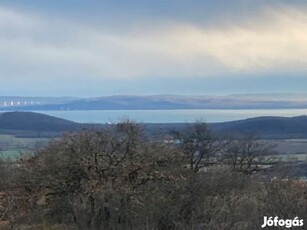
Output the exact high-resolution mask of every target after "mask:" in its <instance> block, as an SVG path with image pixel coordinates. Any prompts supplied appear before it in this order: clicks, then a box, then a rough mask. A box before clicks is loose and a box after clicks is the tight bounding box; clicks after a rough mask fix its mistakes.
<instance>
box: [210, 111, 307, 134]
mask: <svg viewBox="0 0 307 230" xmlns="http://www.w3.org/2000/svg"><path fill="white" fill-rule="evenodd" d="M211 126H212V128H213V129H214V130H215V131H218V132H223V133H232V134H233V133H235V134H254V135H259V136H262V137H266V138H307V116H298V117H291V118H287V117H257V118H249V119H245V120H239V121H231V122H223V123H215V124H211Z"/></svg>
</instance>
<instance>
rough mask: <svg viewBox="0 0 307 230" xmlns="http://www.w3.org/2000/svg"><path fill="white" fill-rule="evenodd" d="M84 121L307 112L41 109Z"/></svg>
mask: <svg viewBox="0 0 307 230" xmlns="http://www.w3.org/2000/svg"><path fill="white" fill-rule="evenodd" d="M39 113H44V114H48V115H51V116H55V117H60V118H63V119H67V120H71V121H75V122H81V123H109V122H117V121H119V120H121V119H124V118H129V119H131V120H133V121H136V122H143V123H182V122H183V123H184V122H195V121H196V120H200V119H202V120H203V121H205V122H224V121H233V120H240V119H246V118H252V117H260V116H282V117H294V116H302V115H306V114H307V109H274V110H270V109H267V110H263V109H261V110H87V111H85V110H74V111H39Z"/></svg>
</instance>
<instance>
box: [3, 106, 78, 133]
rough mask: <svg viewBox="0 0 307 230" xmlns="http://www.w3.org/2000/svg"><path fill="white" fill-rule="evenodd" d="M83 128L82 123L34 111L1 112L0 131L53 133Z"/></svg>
mask: <svg viewBox="0 0 307 230" xmlns="http://www.w3.org/2000/svg"><path fill="white" fill-rule="evenodd" d="M80 128H81V124H79V123H76V122H72V121H68V120H64V119H61V118H57V117H52V116H49V115H45V114H40V113H33V112H5V113H0V132H1V133H12V134H15V133H17V134H23V133H27V134H31V135H37V133H40V134H42V133H43V134H44V135H47V134H51V133H60V132H63V131H74V130H77V129H80Z"/></svg>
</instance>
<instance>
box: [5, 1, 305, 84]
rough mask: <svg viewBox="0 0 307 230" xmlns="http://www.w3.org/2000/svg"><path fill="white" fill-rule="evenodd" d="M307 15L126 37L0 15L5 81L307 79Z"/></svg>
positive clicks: (177, 26)
mask: <svg viewBox="0 0 307 230" xmlns="http://www.w3.org/2000/svg"><path fill="white" fill-rule="evenodd" d="M306 13H307V8H304V7H301V8H300V9H298V8H297V7H293V6H292V7H291V6H284V7H279V8H274V9H273V8H270V7H269V8H265V7H263V8H262V10H261V11H260V12H259V13H257V15H252V16H251V17H242V18H241V20H234V21H225V22H223V23H221V22H219V24H216V25H214V24H212V25H208V24H206V23H197V24H193V23H191V22H185V21H182V20H178V21H170V20H165V21H163V20H161V21H159V22H153V21H150V20H149V21H146V20H145V21H141V22H139V23H138V24H135V25H133V24H131V25H128V27H127V28H125V29H124V30H122V31H121V30H119V29H116V28H114V29H112V27H111V26H108V27H103V26H97V25H91V24H90V23H77V22H75V21H74V20H69V19H67V18H65V19H64V18H54V17H51V16H44V15H40V14H38V13H35V12H30V11H21V10H16V9H13V8H8V7H0V78H1V80H2V81H3V82H4V83H5V82H6V81H11V80H12V79H15V80H17V81H20V80H22V79H25V78H26V79H34V80H35V79H39V78H42V77H45V78H53V79H62V80H63V79H71V78H82V77H83V78H85V77H88V78H91V79H93V80H95V79H106V78H119V79H122V78H123V79H138V78H154V77H174V78H176V77H177V78H189V77H201V78H210V77H214V76H227V75H235V74H241V75H242V74H244V75H255V74H263V73H265V74H271V73H272V74H275V73H277V75H278V73H281V72H290V73H305V72H306V71H307V63H306V62H307V33H306V31H307V16H306V15H307V14H306ZM152 23H155V25H154V26H152Z"/></svg>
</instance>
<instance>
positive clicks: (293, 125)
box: [0, 112, 307, 139]
mask: <svg viewBox="0 0 307 230" xmlns="http://www.w3.org/2000/svg"><path fill="white" fill-rule="evenodd" d="M93 125H94V124H93ZM100 125H104V124H100ZM208 125H209V126H210V127H211V128H212V129H213V131H214V132H216V133H222V134H235V135H241V134H253V135H257V136H261V137H263V138H272V139H291V138H307V116H299V117H291V118H286V117H256V118H249V119H245V120H238V121H230V122H222V123H209V124H208ZM91 126H92V125H89V124H81V123H76V122H72V121H68V120H64V119H60V118H57V117H52V116H48V115H45V114H40V113H33V112H5V113H0V134H2V133H10V134H14V135H15V134H18V135H19V134H21V135H26V136H27V135H32V136H33V135H34V136H35V135H38V134H39V135H47V136H48V135H49V134H52V135H59V134H60V133H62V132H64V131H75V130H80V129H82V128H88V127H91ZM144 127H145V131H146V132H147V133H148V134H153V133H159V134H167V133H170V132H171V131H174V130H182V129H184V128H185V127H186V124H184V123H172V124H144Z"/></svg>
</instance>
